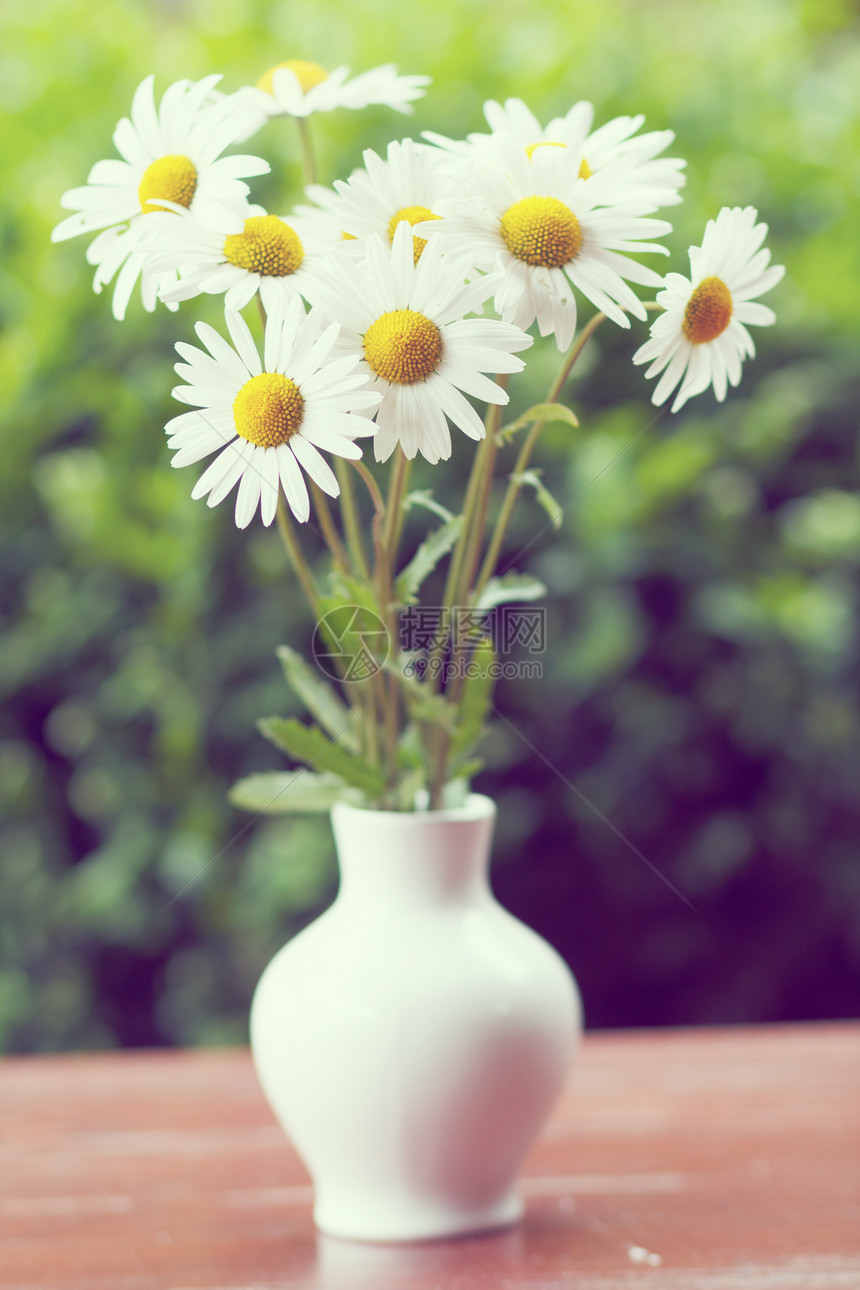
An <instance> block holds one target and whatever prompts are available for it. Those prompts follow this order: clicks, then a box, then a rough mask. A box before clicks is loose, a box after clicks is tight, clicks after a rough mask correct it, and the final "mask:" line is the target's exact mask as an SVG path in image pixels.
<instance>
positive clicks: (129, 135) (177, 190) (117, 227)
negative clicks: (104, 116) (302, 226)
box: [51, 76, 269, 319]
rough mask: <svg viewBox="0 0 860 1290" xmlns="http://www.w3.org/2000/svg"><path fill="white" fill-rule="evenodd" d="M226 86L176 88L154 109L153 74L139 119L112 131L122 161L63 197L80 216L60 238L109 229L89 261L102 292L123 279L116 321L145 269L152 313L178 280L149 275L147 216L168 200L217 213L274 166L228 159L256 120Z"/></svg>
mask: <svg viewBox="0 0 860 1290" xmlns="http://www.w3.org/2000/svg"><path fill="white" fill-rule="evenodd" d="M220 79H221V78H220V76H207V77H204V79H203V80H201V81H197V82H192V81H176V82H175V84H173V85H171V86H170V88H169V89H168V90H167V91H166V92H165V94H164V96H163V97H162V100H161V104H160V106H159V108H158V110H156V106H155V99H154V96H153V82H154V77H152V76H147V77H146V79H145V80H144V81H142V82H141V84H140V85H139V86H138V88H137V91H136V92H135V95H134V100H133V102H132V105H131V118H130V119H129V118H128V117H123V119H122V120H121V121H120V122H119V124H118V126H117V128H116V130H115V131H114V136H113V138H114V143H115V145H116V147H117V150H118V152H119V153H120V154H121V156H122V160H121V161H120V160H116V159H112V160H106V161H99V162H97V163H96V165H95V166H93V168H92V170H91V171H90V174H89V179H88V181H87V183H86V185H85V186H84V187H82V188H72V189H70V190H69V191H68V192H67V193H65V194H64V195H63V197H62V198H61V199H60V204H61V205H62V206H64V207H65V208H66V209H67V210H72V211H75V212H76V213H75V214H74V215H70V216H68V218H67V219H64V220H62V221H61V223H59V224H58V225H57V227H56V228H55V229H54V231H53V233H52V234H51V240H52V241H54V242H62V241H65V240H66V239H67V238H70V237H76V236H77V235H78V234H81V233H94V232H97V231H98V230H99V229H102V230H104V232H103V233H101V234H100V235H99V236H98V237H97V238H96V239H95V241H94V242H93V243H92V244H91V245H90V247H89V250H88V253H87V259H88V260H89V262H90V263H91V264H94V265H95V266H96V275H95V281H94V284H93V285H94V288H95V290H96V292H99V291H101V289H102V287H103V286H104V285H106V284H107V283H108V282H110V281H112V279H113V278H114V276H115V275H116V274H117V272H119V278H118V279H117V284H116V289H115V291H114V300H113V312H114V315H115V317H117V318H120V319H121V318H124V317H125V311H126V307H127V305H128V301H129V299H130V297H131V293H132V291H133V290H134V287H135V283H136V282H137V279H138V277H139V276H140V274H141V271H143V275H144V276H143V299H144V304H145V305H146V307H147V308H148V309H152V308H154V306H155V299H156V297H157V294H158V292H159V291H160V290H162V289H163V288H164V287H165V286H166V285H167V284H168V282H169V281H170V277H167V278H164V277H163V276H162V277H161V278H159V276H158V275H155V276H154V277H153V276H152V275H149V274H147V272H146V270H145V269H143V265H144V262H145V260H146V252H145V251H143V250H142V248H141V245H140V234H141V226H142V225H143V223H144V222H145V220H146V217H147V216H148V215H149V214H151V213H153V212H156V211H160V210H161V209H162V207H161V205H160V203H161V202H162V201H167V202H170V203H172V204H173V205H174V206H181V207H185V208H187V209H189V210H192V211H193V212H194V213H195V214H196V215H205V214H207V213H209V214H211V213H212V212H213V211H217V210H218V209H220V208H221V207H222V206H227V207H229V206H230V205H235V203H236V202H241V201H243V200H244V198H245V197H246V196H247V194H248V191H249V190H248V185H247V184H245V183H243V182H242V178H241V177H242V176H248V175H261V174H265V173H266V172H267V171H268V169H269V165H268V162H265V161H263V160H261V159H260V158H259V157H252V156H233V157H222V156H221V153H222V152H223V151H224V149H225V148H227V147H228V146H229V145H230V144H232V143H234V142H235V140H236V139H237V138H238V137H239V136H240V135H241V134H243V133H245V132H246V131H247V126H248V120H249V116H248V112H247V109H245V108H243V107H242V106H241V104H240V103H239V102H238V101H237V99H236V96H235V95H232V96H227V95H223V94H218V93H217V92H216V90H215V86H216V85H217V83H218V81H219V80H220Z"/></svg>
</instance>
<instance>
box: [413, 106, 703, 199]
mask: <svg viewBox="0 0 860 1290" xmlns="http://www.w3.org/2000/svg"><path fill="white" fill-rule="evenodd" d="M484 116H485V117H486V119H487V124H488V125H489V127H490V129H491V130H492V131H493V133H494V134H502V135H512V136H513V138H515V139H516V141H517V143H518V144H520V146H521V147H523V148H524V149H525V150H526V151H527V152H528V153H529V154H530V155H531V153H533V152H534V151H535V150H536V149H538V148H545V147H561V148H572V149H574V151H581V153H582V160H581V161H580V174H581V176H582V178H583V179H588V178H590V177H591V176H592V175H596V174H599V173H600V172H601V171H602V170H604V169H605V168H606V167H607V166H610V165H612V164H613V163H617V162H619V161H626V162H627V163H628V169H627V172H626V175H625V182H626V184H627V186H628V187H629V189H630V193H629V196H630V204H631V205H634V206H636V207H637V209H640V211H641V213H643V214H647V213H649V212H651V211H654V210H658V209H659V208H660V207H661V206H670V205H675V204H676V203H678V202H679V201H680V200H681V194H680V192H679V191H678V190H679V189H680V188H682V187H683V185H684V183H685V176H684V174H683V169H684V166H685V165H686V162H684V161H682V160H681V159H680V158H679V157H661V156H660V153H661V152H663V151H664V149H665V148H667V147H668V146H669V144H670V143H671V142H672V141H673V139H674V138H675V134H674V131H672V130H651V131H649V132H648V133H646V134H639V133H638V131H639V130H640V128H641V127H642V125H644V123H645V117H644V116H642V115H641V114H640V115H638V116H618V117H614V118H613V119H612V120H611V121H607V122H606V124H605V125H602V126H600V127H599V128H598V129H597V130H593V129H592V126H593V124H594V105H593V104H592V103H588V102H586V101H584V100H583V101H581V102H579V103H575V104H574V106H573V107H572V108H571V109H570V111H569V112H567V113H566V115H565V116H563V117H555V118H554V119H553V120H552V121H550V123H549V125H547V126H542V125H541V123H540V121H539V120H538V119H537V117H536V116H535V115H534V113H533V112H532V111H531V109H530V108H528V107H527V106H526V104H525V103H523V101H522V99H507V100H506V101H505V103H504V106H503V105H502V104H501V103H497V102H495V100H493V99H490V100H489V101H488V102H487V103H485V104H484ZM428 137H429V136H428ZM434 141H437V142H438V139H436V137H435V136H434ZM492 143H493V136H492V135H486V134H470V135H469V136H468V139H467V146H469V147H470V149H471V151H472V153H473V154H477V155H479V156H480V153H481V149H482V148H486V147H487V146H488V145H489V146H492Z"/></svg>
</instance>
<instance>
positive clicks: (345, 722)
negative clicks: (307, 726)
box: [275, 645, 359, 753]
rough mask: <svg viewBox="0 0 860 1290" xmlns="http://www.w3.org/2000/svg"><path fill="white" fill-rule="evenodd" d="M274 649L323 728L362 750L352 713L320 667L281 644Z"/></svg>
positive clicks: (297, 692)
mask: <svg viewBox="0 0 860 1290" xmlns="http://www.w3.org/2000/svg"><path fill="white" fill-rule="evenodd" d="M275 653H276V654H277V656H278V658H279V659H280V661H281V667H282V668H283V670H284V676H285V678H286V681H287V685H288V686H289V687H290V689H291V690H292V691H293V693H294V694H295V695H296V697H297V698H298V699H300V700H301V702H302V703H303V704H304V705H305V707H306V708H307V710H308V712H309V713H310V714H311V716H312V717H315V718H316V720H317V721H318V722H319V723H320V725H321V726H322V728H323V729H324V730H326V731H327V732H328V734H330V735H331V736H332V738H333V739H336V740H337V742H338V743H339V744H342V745H343V746H344V748H348V749H349V751H350V752H354V753H357V752H358V750H359V743H358V737H357V735H356V733H355V729H354V726H353V725H352V720H351V719H352V714H351V713H350V710H349V708H348V707H347V706H346V704H345V703H344V702H343V701H342V700H341V699H340V697H339V696H338V694H337V693H336V691H335V690H334V688H333V686H331V685H329V683H328V681H326V680H324V679H323V676H322V673H321V672H320V670H319V668H316V667H311V666H310V664H308V663H306V662H305V660H304V659H303V658H302V656H301V655H300V654H297V653H296V651H295V650H293V649H290V647H289V646H288V645H281V646H280V647H279V648H278V649H277V650H276V651H275Z"/></svg>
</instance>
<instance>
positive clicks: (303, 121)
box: [296, 116, 317, 187]
mask: <svg viewBox="0 0 860 1290" xmlns="http://www.w3.org/2000/svg"><path fill="white" fill-rule="evenodd" d="M296 124H297V125H298V127H299V142H300V143H301V145H302V177H303V179H304V184H305V187H307V186H308V184H315V183H316V181H317V163H316V158H315V157H314V149H313V142H312V140H311V132H310V127H309V125H308V120H307V117H304V116H297V117H296Z"/></svg>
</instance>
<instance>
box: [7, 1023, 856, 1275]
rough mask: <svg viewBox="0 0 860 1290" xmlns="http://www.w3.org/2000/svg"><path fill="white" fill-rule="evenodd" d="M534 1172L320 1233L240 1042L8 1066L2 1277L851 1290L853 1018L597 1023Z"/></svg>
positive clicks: (296, 1166) (301, 1178)
mask: <svg viewBox="0 0 860 1290" xmlns="http://www.w3.org/2000/svg"><path fill="white" fill-rule="evenodd" d="M524 1189H525V1195H526V1197H527V1200H528V1206H527V1217H526V1219H525V1221H524V1223H523V1224H521V1225H520V1226H519V1227H516V1228H513V1229H510V1230H508V1231H505V1232H501V1233H497V1234H495V1235H489V1236H483V1237H475V1238H469V1239H463V1240H456V1241H449V1242H438V1243H425V1244H420V1245H410V1246H372V1245H360V1244H354V1243H350V1242H343V1241H337V1240H333V1239H331V1238H322V1237H318V1236H317V1235H316V1234H315V1232H314V1229H313V1226H312V1223H311V1190H310V1187H309V1185H308V1181H307V1175H306V1174H305V1172H304V1170H303V1168H302V1166H301V1164H300V1163H299V1161H298V1160H297V1158H296V1157H295V1155H294V1154H293V1153H292V1151H291V1149H290V1147H289V1146H288V1144H287V1142H286V1140H285V1139H284V1137H283V1134H282V1133H281V1131H280V1129H279V1128H278V1127H277V1126H276V1124H275V1123H274V1121H273V1119H272V1116H271V1114H270V1112H269V1110H268V1108H267V1106H266V1104H265V1103H264V1101H263V1098H262V1096H261V1094H260V1091H259V1087H258V1085H257V1082H256V1079H255V1076H254V1072H253V1069H252V1067H251V1062H250V1058H249V1056H248V1054H247V1052H245V1051H230V1052H146V1053H132V1054H129V1053H117V1054H99V1055H81V1056H61V1057H53V1056H51V1057H36V1058H9V1059H6V1060H5V1061H3V1062H2V1063H0V1286H2V1288H3V1290H84V1288H86V1290H126V1288H129V1290H131V1288H133V1290H156V1288H157V1290H165V1288H167V1287H169V1288H170V1290H182V1288H184V1287H192V1286H204V1287H219V1288H221V1290H228V1288H229V1290H234V1288H235V1290H240V1288H241V1290H263V1287H266V1288H267V1290H269V1288H270V1290H279V1288H281V1287H284V1288H286V1287H290V1290H292V1288H294V1287H301V1288H302V1290H323V1288H324V1290H525V1288H526V1287H528V1288H529V1290H556V1288H558V1290H562V1288H565V1290H604V1288H606V1287H631V1288H632V1287H636V1288H637V1290H657V1288H658V1287H659V1290H699V1288H700V1287H702V1288H705V1287H707V1290H746V1288H747V1287H749V1290H764V1288H765V1287H766V1288H767V1290H860V1024H855V1023H845V1024H826V1025H798V1026H780V1027H769V1028H749V1029H724V1030H685V1031H661V1032H634V1033H631V1032H620V1033H614V1034H593V1035H589V1036H588V1037H587V1039H586V1042H585V1046H584V1052H583V1054H582V1057H581V1059H580V1061H579V1064H578V1066H577V1067H576V1068H575V1070H574V1071H573V1073H572V1075H571V1078H570V1081H569V1085H568V1088H567V1090H566V1092H565V1095H564V1097H563V1098H562V1100H561V1102H560V1104H559V1105H558V1107H557V1109H556V1112H555V1114H554V1116H553V1118H552V1119H551V1121H550V1123H549V1124H548V1126H547V1128H546V1130H545V1132H544V1134H543V1137H542V1139H541V1141H540V1142H539V1144H538V1145H537V1147H536V1149H535V1150H534V1151H533V1153H532V1155H531V1156H530V1158H529V1161H528V1165H527V1170H526V1178H525V1184H524Z"/></svg>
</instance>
